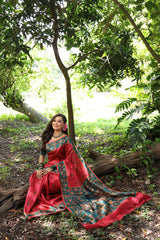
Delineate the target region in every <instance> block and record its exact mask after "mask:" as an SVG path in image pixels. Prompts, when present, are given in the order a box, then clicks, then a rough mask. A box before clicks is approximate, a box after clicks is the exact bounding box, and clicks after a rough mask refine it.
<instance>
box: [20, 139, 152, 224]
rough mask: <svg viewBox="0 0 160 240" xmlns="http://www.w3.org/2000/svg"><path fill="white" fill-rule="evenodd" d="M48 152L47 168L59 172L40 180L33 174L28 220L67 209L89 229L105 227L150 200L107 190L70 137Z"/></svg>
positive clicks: (50, 145) (52, 145)
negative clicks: (54, 166)
mask: <svg viewBox="0 0 160 240" xmlns="http://www.w3.org/2000/svg"><path fill="white" fill-rule="evenodd" d="M46 153H47V154H48V162H47V164H45V166H44V167H45V168H46V167H51V166H53V165H56V167H57V170H56V171H54V172H49V173H48V174H46V175H44V176H43V177H42V178H41V179H38V178H37V177H36V172H34V173H33V174H32V175H31V177H30V186H29V190H28V193H27V197H26V201H25V205H24V214H25V216H26V218H28V219H29V218H32V217H37V216H42V215H47V214H54V213H56V212H60V211H64V210H65V209H68V210H69V211H70V212H72V213H74V214H76V215H77V216H78V217H79V218H80V222H81V224H82V225H83V226H84V227H85V228H87V229H89V228H98V227H106V226H108V225H110V224H112V223H113V222H114V221H117V220H121V219H122V217H123V216H124V215H125V214H128V213H130V212H132V211H133V210H134V209H135V208H137V207H140V206H141V205H142V204H143V203H145V202H147V201H149V200H150V199H151V198H150V196H148V195H145V194H143V193H139V192H137V193H136V192H118V191H115V190H113V189H110V188H108V187H107V186H106V185H105V184H104V183H102V182H101V181H100V179H99V178H98V177H97V176H96V175H95V174H94V173H93V172H92V170H91V169H90V168H89V167H88V166H87V164H86V163H85V161H84V159H83V158H82V156H81V154H80V153H79V151H78V149H77V148H76V146H75V145H74V143H73V142H72V139H71V138H69V137H68V136H64V137H61V138H59V139H57V140H56V141H52V142H49V143H47V144H46ZM46 153H43V155H45V154H46Z"/></svg>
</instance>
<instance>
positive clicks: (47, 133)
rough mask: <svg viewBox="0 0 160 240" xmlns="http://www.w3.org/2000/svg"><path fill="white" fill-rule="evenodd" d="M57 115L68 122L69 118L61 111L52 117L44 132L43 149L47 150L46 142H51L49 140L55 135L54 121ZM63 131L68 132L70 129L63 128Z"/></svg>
mask: <svg viewBox="0 0 160 240" xmlns="http://www.w3.org/2000/svg"><path fill="white" fill-rule="evenodd" d="M56 117H61V118H62V119H63V122H64V123H65V124H66V123H67V118H66V117H65V116H64V115H63V114H61V113H58V114H56V115H54V116H53V117H52V119H51V120H50V122H49V123H48V124H47V127H46V129H45V130H44V131H43V133H42V148H41V151H42V152H44V151H45V148H46V143H47V142H49V140H50V139H51V137H52V136H53V133H54V129H53V128H52V122H53V121H54V119H55V118H56ZM62 132H63V133H64V134H66V135H67V134H68V131H67V129H66V130H65V131H64V130H63V129H62Z"/></svg>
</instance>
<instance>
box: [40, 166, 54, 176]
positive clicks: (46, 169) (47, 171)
mask: <svg viewBox="0 0 160 240" xmlns="http://www.w3.org/2000/svg"><path fill="white" fill-rule="evenodd" d="M51 171H52V169H51V168H43V171H42V174H43V175H46V174H47V173H49V172H51Z"/></svg>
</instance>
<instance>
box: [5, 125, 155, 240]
mask: <svg viewBox="0 0 160 240" xmlns="http://www.w3.org/2000/svg"><path fill="white" fill-rule="evenodd" d="M43 127H44V126H43V125H37V124H32V123H30V122H26V121H17V120H16V121H1V122H0V188H5V189H9V188H15V187H20V186H23V185H25V184H28V183H29V177H30V175H31V173H32V172H33V171H34V170H35V169H36V164H37V161H38V156H39V145H40V135H41V132H42V131H43ZM96 138H97V139H96V141H95V139H94V144H93V145H92V146H94V147H95V146H96V145H98V144H99V145H100V144H101V135H97V137H96ZM88 139H90V142H92V134H87V136H86V137H83V139H80V138H79V139H78V141H77V145H78V148H79V149H80V151H83V147H82V145H85V144H88ZM110 144H111V143H110ZM95 149H96V148H95ZM148 170H149V169H148ZM127 171H128V170H126V169H123V170H121V171H120V172H118V173H117V172H113V173H111V174H107V175H106V176H102V177H101V178H100V179H101V180H102V181H103V182H104V183H106V184H108V185H109V186H110V187H111V188H113V189H115V190H118V191H133V190H134V191H139V192H144V193H146V194H149V195H150V196H151V197H152V199H151V200H150V201H149V202H147V203H146V204H144V205H143V206H142V207H140V208H138V209H136V210H135V211H133V212H132V213H131V214H128V215H126V216H125V217H124V218H123V219H122V220H121V221H119V222H115V223H114V224H112V225H111V226H108V227H106V228H99V229H91V230H86V229H84V228H83V227H82V226H81V224H80V222H79V219H77V217H76V216H74V215H73V214H70V213H69V212H68V211H65V212H62V213H58V214H55V215H49V216H44V217H39V218H34V219H32V220H27V221H25V218H24V215H23V207H22V208H20V209H16V210H15V209H11V210H9V211H7V212H5V213H2V214H1V215H0V240H3V239H4V240H20V239H22V240H28V239H31V240H36V239H37V240H49V239H52V240H54V239H57V240H61V239H63V240H64V239H65V240H70V239H80V240H82V239H83V240H92V239H94V240H95V239H97V240H100V239H105V240H143V239H144V240H147V239H148V240H160V161H159V162H155V163H152V169H150V176H149V175H148V173H147V171H146V166H145V165H138V166H137V167H136V170H134V172H133V173H132V174H130V173H129V172H127ZM135 171H136V172H135ZM147 176H149V177H147ZM147 179H148V180H147Z"/></svg>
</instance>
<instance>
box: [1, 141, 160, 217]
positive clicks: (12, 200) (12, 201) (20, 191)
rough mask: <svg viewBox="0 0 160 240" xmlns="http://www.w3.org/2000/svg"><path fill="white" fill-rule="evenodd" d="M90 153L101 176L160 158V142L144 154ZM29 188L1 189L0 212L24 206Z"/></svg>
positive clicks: (94, 166)
mask: <svg viewBox="0 0 160 240" xmlns="http://www.w3.org/2000/svg"><path fill="white" fill-rule="evenodd" d="M90 155H91V157H92V158H93V159H94V162H93V163H90V164H89V166H90V167H91V169H92V170H93V172H94V173H95V174H96V175H97V176H101V175H105V174H106V173H108V172H112V171H114V167H116V166H118V167H121V166H122V164H125V165H127V166H128V167H131V166H136V165H137V163H139V162H140V161H143V159H148V158H151V159H153V160H160V143H158V144H156V145H155V146H153V147H148V151H145V152H143V155H142V153H140V151H136V152H134V153H128V154H125V155H124V156H123V158H115V157H113V156H112V155H109V154H101V153H98V152H95V151H90ZM142 156H143V159H142ZM27 190H28V186H23V187H20V188H16V189H11V190H4V189H0V213H3V212H5V211H7V210H9V209H12V208H14V209H17V208H19V207H21V206H23V205H24V202H25V197H26V193H27Z"/></svg>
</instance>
